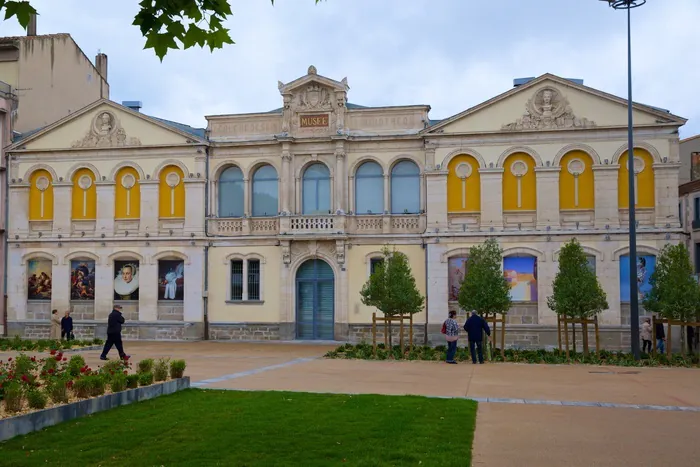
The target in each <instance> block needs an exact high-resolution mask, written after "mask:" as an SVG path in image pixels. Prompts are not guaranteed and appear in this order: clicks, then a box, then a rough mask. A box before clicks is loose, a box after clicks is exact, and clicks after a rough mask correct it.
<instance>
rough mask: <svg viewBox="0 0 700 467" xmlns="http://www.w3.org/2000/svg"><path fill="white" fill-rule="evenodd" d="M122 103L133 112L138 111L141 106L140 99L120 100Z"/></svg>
mask: <svg viewBox="0 0 700 467" xmlns="http://www.w3.org/2000/svg"><path fill="white" fill-rule="evenodd" d="M122 105H123V106H124V107H127V108H129V109H131V110H133V111H134V112H140V111H141V107H143V104H142V103H141V101H122Z"/></svg>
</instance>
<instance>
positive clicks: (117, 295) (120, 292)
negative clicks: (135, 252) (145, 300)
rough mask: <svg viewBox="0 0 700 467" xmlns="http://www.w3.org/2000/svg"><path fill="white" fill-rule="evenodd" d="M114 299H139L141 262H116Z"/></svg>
mask: <svg viewBox="0 0 700 467" xmlns="http://www.w3.org/2000/svg"><path fill="white" fill-rule="evenodd" d="M114 299H115V300H138V299H139V262H138V260H135V259H133V260H126V261H115V262H114Z"/></svg>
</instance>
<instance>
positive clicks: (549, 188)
mask: <svg viewBox="0 0 700 467" xmlns="http://www.w3.org/2000/svg"><path fill="white" fill-rule="evenodd" d="M560 171H561V167H535V177H536V180H537V228H538V229H545V228H547V227H553V228H558V227H559V225H560V222H559V172H560Z"/></svg>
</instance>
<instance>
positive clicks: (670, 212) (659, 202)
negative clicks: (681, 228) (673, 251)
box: [652, 162, 681, 228]
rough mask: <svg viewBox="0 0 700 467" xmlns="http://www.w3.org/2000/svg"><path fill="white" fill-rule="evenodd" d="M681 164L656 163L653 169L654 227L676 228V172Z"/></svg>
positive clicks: (677, 221) (677, 220)
mask: <svg viewBox="0 0 700 467" xmlns="http://www.w3.org/2000/svg"><path fill="white" fill-rule="evenodd" d="M680 167H681V164H679V163H676V162H665V163H656V164H654V165H652V168H653V169H654V191H655V193H654V197H655V200H656V201H655V204H656V206H655V209H654V212H655V217H656V218H655V220H654V224H655V226H656V227H659V228H665V227H666V224H670V226H671V227H674V228H675V227H678V224H679V222H680V220H679V219H678V170H679V169H680Z"/></svg>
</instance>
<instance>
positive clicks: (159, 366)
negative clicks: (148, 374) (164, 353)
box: [153, 358, 170, 381]
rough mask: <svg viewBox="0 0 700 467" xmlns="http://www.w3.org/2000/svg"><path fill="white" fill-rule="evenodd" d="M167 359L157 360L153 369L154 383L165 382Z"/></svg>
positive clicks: (166, 377) (168, 360)
mask: <svg viewBox="0 0 700 467" xmlns="http://www.w3.org/2000/svg"><path fill="white" fill-rule="evenodd" d="M169 363H170V359H169V358H161V359H159V360H158V361H157V362H156V364H155V366H154V367H153V377H154V379H155V380H156V381H165V380H166V379H168V364H169Z"/></svg>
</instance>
